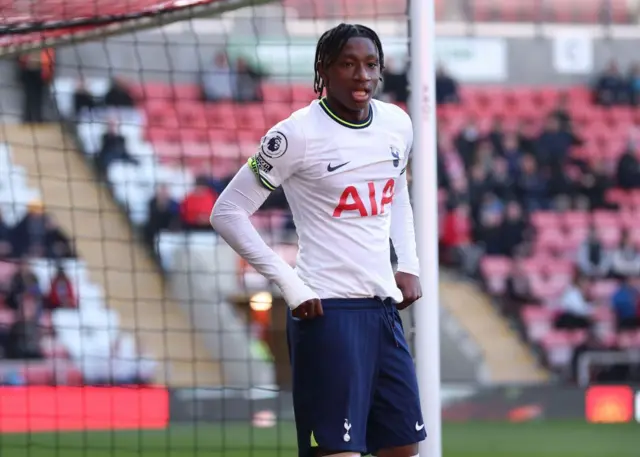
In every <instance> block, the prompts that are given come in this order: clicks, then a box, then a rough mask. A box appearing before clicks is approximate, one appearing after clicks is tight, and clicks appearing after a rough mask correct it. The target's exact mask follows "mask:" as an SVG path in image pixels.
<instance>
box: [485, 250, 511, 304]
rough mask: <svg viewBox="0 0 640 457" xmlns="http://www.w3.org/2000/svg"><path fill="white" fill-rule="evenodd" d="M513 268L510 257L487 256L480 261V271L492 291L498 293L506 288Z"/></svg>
mask: <svg viewBox="0 0 640 457" xmlns="http://www.w3.org/2000/svg"><path fill="white" fill-rule="evenodd" d="M510 269H511V259H509V258H508V257H499V256H485V257H483V258H482V260H481V261H480V272H481V273H482V277H483V278H484V280H485V283H486V286H487V289H488V290H489V292H490V293H492V294H495V295H498V294H500V293H502V292H503V291H504V290H505V287H506V281H507V277H508V276H509V272H510Z"/></svg>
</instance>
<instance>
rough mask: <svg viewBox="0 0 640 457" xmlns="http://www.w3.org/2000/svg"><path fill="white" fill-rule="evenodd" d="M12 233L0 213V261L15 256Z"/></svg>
mask: <svg viewBox="0 0 640 457" xmlns="http://www.w3.org/2000/svg"><path fill="white" fill-rule="evenodd" d="M12 242H13V240H12V231H11V228H9V226H8V225H7V224H6V223H5V221H4V217H3V216H2V213H1V212H0V259H7V258H10V257H12V256H13V245H12Z"/></svg>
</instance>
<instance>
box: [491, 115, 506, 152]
mask: <svg viewBox="0 0 640 457" xmlns="http://www.w3.org/2000/svg"><path fill="white" fill-rule="evenodd" d="M504 136H505V131H504V125H503V122H502V118H501V117H497V116H496V117H494V118H493V125H492V126H491V130H490V131H489V135H487V140H489V142H490V143H491V146H493V150H494V151H495V152H496V153H497V154H498V155H504V149H503V146H504Z"/></svg>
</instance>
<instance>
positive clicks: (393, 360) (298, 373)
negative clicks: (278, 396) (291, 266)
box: [287, 299, 426, 457]
mask: <svg viewBox="0 0 640 457" xmlns="http://www.w3.org/2000/svg"><path fill="white" fill-rule="evenodd" d="M322 306H323V308H324V316H323V317H319V318H316V319H312V320H308V321H305V320H298V319H295V318H294V317H292V316H291V314H290V313H289V318H288V322H287V337H288V338H287V339H288V343H289V354H290V357H291V366H292V371H293V404H294V410H295V419H296V428H297V433H298V449H299V453H298V455H299V457H309V456H311V455H313V454H312V452H311V451H312V448H313V447H320V448H322V449H323V450H326V451H334V452H347V451H351V452H360V453H362V454H367V453H372V454H375V453H376V452H377V451H378V450H380V449H386V448H391V447H398V446H406V445H410V444H414V443H417V442H419V441H422V440H424V439H425V437H426V431H425V429H424V422H423V420H422V412H421V410H420V398H419V394H418V383H417V380H416V372H415V366H414V364H413V359H412V358H411V354H410V352H409V347H408V345H407V341H406V339H405V337H404V330H403V328H402V322H401V320H400V314H399V313H398V310H397V309H396V307H395V305H394V304H393V302H392V301H391V300H385V301H382V300H380V299H348V300H340V299H331V300H322Z"/></svg>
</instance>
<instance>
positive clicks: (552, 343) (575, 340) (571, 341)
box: [541, 330, 587, 368]
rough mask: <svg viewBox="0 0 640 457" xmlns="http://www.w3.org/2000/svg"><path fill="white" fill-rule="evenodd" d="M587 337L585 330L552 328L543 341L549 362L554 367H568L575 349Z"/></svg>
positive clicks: (542, 344)
mask: <svg viewBox="0 0 640 457" xmlns="http://www.w3.org/2000/svg"><path fill="white" fill-rule="evenodd" d="M586 338H587V335H586V332H584V331H563V330H552V331H550V332H549V333H547V334H546V335H545V336H544V337H543V338H542V341H541V346H542V348H543V349H544V351H545V353H546V358H547V363H548V364H549V366H550V367H552V368H563V367H566V366H567V365H568V364H569V362H570V361H571V357H572V355H573V350H574V348H575V347H576V346H578V345H579V344H580V343H582V342H584V341H585V340H586Z"/></svg>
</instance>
